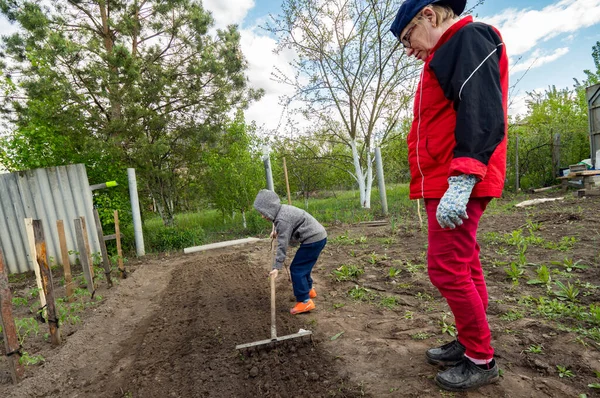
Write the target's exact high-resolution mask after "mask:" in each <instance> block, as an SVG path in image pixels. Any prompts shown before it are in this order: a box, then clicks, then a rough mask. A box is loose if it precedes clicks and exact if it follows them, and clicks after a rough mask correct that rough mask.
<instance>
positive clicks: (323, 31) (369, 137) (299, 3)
mask: <svg viewBox="0 0 600 398" xmlns="http://www.w3.org/2000/svg"><path fill="white" fill-rule="evenodd" d="M398 8H399V3H398V1H394V0H381V1H377V0H284V2H283V5H282V11H281V14H279V15H277V16H272V19H271V21H270V22H269V23H268V24H267V25H266V26H265V28H266V29H267V30H268V31H270V32H271V33H273V34H275V35H276V36H277V38H278V47H277V51H282V50H284V49H292V50H294V51H295V52H296V54H297V58H296V59H295V61H293V66H294V67H295V70H296V74H295V76H287V75H285V74H283V73H282V72H281V71H279V70H278V71H276V72H275V73H274V79H275V80H276V81H279V82H281V83H284V84H288V85H290V86H292V87H294V89H295V92H294V95H292V96H290V97H288V98H285V101H287V103H290V102H292V101H301V103H302V104H303V107H302V112H303V114H304V115H305V116H306V117H307V118H309V120H310V121H311V124H312V127H313V131H314V130H317V129H315V128H314V127H315V125H319V127H320V129H321V131H328V134H329V135H330V137H331V139H332V140H336V141H340V140H341V141H343V142H344V143H345V144H346V145H348V146H349V147H350V148H351V150H352V166H353V167H352V171H350V170H348V171H349V172H350V173H351V174H352V176H353V177H354V179H355V180H356V182H357V183H358V187H359V190H360V201H361V205H362V207H364V208H369V207H370V196H371V186H372V182H373V172H372V159H373V156H372V154H373V150H374V146H375V145H376V143H383V142H385V140H386V138H387V136H388V134H389V133H390V131H392V130H393V129H394V127H395V125H396V124H397V122H398V120H399V119H400V118H401V117H402V116H403V114H404V115H406V114H407V112H408V109H409V108H410V105H411V104H410V102H411V101H410V100H411V99H412V96H413V91H414V85H415V83H416V76H417V74H418V71H419V69H420V63H419V62H418V61H414V60H410V59H409V58H408V57H407V56H406V54H405V52H404V51H400V50H399V49H398V46H399V43H398V40H397V39H396V38H395V37H394V36H393V35H392V34H391V33H390V32H389V27H390V25H391V21H392V19H393V17H394V16H395V14H396V12H397V11H398Z"/></svg>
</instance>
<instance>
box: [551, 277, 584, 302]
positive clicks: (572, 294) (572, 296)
mask: <svg viewBox="0 0 600 398" xmlns="http://www.w3.org/2000/svg"><path fill="white" fill-rule="evenodd" d="M556 286H558V287H559V288H560V290H559V291H558V292H556V293H555V294H556V296H558V298H559V299H560V300H569V301H573V302H574V301H577V296H579V289H577V287H576V286H575V285H571V282H567V286H565V285H564V284H563V283H562V282H561V281H556Z"/></svg>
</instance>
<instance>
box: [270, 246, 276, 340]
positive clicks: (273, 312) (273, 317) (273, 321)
mask: <svg viewBox="0 0 600 398" xmlns="http://www.w3.org/2000/svg"><path fill="white" fill-rule="evenodd" d="M274 248H275V239H273V238H271V250H270V252H271V253H272V255H273V256H275V253H274V251H275V250H274ZM269 279H271V340H277V326H276V322H275V276H274V275H270V276H269Z"/></svg>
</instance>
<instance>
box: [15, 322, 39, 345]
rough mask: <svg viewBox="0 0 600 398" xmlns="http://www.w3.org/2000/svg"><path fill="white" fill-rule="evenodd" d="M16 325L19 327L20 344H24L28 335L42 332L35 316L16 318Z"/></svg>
mask: <svg viewBox="0 0 600 398" xmlns="http://www.w3.org/2000/svg"><path fill="white" fill-rule="evenodd" d="M15 327H16V328H17V336H18V338H19V344H20V345H23V342H24V341H25V338H26V337H28V336H30V335H35V336H37V335H38V334H39V332H40V327H39V324H38V322H37V320H35V318H19V319H16V320H15Z"/></svg>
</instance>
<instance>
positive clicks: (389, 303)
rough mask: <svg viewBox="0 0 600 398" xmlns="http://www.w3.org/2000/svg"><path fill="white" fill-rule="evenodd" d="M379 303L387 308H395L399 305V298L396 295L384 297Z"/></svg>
mask: <svg viewBox="0 0 600 398" xmlns="http://www.w3.org/2000/svg"><path fill="white" fill-rule="evenodd" d="M379 305H381V306H382V307H385V308H389V309H394V308H395V307H396V306H397V305H398V298H397V297H394V296H387V297H382V298H381V301H380V302H379Z"/></svg>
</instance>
